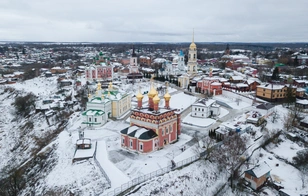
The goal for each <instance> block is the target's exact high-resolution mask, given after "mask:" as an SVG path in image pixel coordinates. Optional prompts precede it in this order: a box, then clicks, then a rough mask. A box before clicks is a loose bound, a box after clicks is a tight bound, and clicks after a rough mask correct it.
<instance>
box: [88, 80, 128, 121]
mask: <svg viewBox="0 0 308 196" xmlns="http://www.w3.org/2000/svg"><path fill="white" fill-rule="evenodd" d="M101 86H102V85H101V83H100V82H99V83H98V84H97V88H96V92H95V94H94V95H92V94H89V96H88V102H87V105H86V111H84V112H83V113H82V116H83V123H82V124H86V125H87V126H101V125H104V124H105V123H106V122H107V120H108V118H110V117H114V118H121V117H122V116H124V115H125V114H127V112H129V111H130V109H131V94H129V93H126V92H121V91H119V90H117V89H115V88H114V87H113V85H112V82H110V83H109V86H108V89H107V90H102V87H101Z"/></svg>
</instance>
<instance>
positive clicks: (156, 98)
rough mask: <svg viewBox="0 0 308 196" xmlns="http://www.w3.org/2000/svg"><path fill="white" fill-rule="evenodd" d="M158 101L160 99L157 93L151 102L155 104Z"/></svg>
mask: <svg viewBox="0 0 308 196" xmlns="http://www.w3.org/2000/svg"><path fill="white" fill-rule="evenodd" d="M159 101H160V98H159V97H158V95H157V94H156V95H155V97H154V98H153V102H154V103H155V104H157V103H159Z"/></svg>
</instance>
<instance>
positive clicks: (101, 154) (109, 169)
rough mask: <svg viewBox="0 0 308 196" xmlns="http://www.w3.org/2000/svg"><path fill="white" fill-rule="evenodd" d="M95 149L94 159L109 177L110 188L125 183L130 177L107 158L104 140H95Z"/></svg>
mask: <svg viewBox="0 0 308 196" xmlns="http://www.w3.org/2000/svg"><path fill="white" fill-rule="evenodd" d="M97 149H98V151H97V153H96V159H97V161H98V162H99V163H100V165H101V166H102V168H103V169H104V171H105V172H106V174H107V176H108V177H109V179H110V181H111V188H117V187H120V186H121V185H122V184H124V183H127V182H128V181H129V180H130V179H129V178H128V177H127V176H126V175H125V174H124V173H123V172H122V171H121V170H119V169H118V168H117V167H116V166H115V165H114V164H113V163H112V162H111V161H110V160H109V158H108V152H107V149H106V142H105V141H104V140H102V141H98V142H97Z"/></svg>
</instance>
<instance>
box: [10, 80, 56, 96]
mask: <svg viewBox="0 0 308 196" xmlns="http://www.w3.org/2000/svg"><path fill="white" fill-rule="evenodd" d="M57 78H58V77H57V76H53V77H50V78H46V77H36V78H33V79H31V80H26V81H23V82H16V83H15V84H8V85H5V86H6V87H12V88H15V89H16V90H21V91H24V92H32V93H33V94H35V95H36V96H40V97H47V96H50V95H55V93H56V92H57V91H58V88H57Z"/></svg>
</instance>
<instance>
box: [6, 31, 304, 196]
mask: <svg viewBox="0 0 308 196" xmlns="http://www.w3.org/2000/svg"><path fill="white" fill-rule="evenodd" d="M195 39H197V38H195V37H194V35H193V36H192V42H191V43H170V44H169V43H134V44H132V43H104V44H103V43H101V44H100V43H11V42H4V43H0V100H1V102H0V111H1V113H2V115H1V116H0V160H1V161H0V195H1V196H2V195H3V196H11V195H101V196H105V195H106V196H107V195H177V196H178V195H206V196H207V195H230V196H233V195H234V196H235V195H260V196H264V195H273V196H274V195H281V196H304V195H306V196H307V195H308V149H307V146H308V117H307V116H306V114H307V112H308V110H307V109H308V100H307V97H308V96H307V95H308V79H307V76H308V54H307V52H308V45H307V44H305V43H286V44H283V43H279V44H275V43H250V44H248V43H198V42H196V43H195V41H196V40H195Z"/></svg>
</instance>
